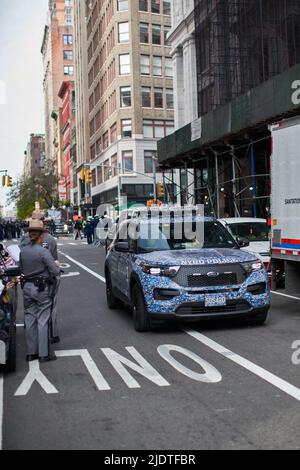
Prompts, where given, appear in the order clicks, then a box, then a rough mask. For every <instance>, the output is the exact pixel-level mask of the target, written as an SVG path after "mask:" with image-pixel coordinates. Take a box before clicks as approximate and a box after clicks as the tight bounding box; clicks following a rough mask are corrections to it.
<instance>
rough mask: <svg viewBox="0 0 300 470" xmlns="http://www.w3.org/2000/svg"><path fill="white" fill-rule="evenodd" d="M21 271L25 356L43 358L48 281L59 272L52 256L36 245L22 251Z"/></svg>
mask: <svg viewBox="0 0 300 470" xmlns="http://www.w3.org/2000/svg"><path fill="white" fill-rule="evenodd" d="M20 267H21V269H22V272H23V274H24V276H25V280H24V286H23V295H24V311H25V326H26V341H27V354H28V355H30V356H35V355H38V356H39V357H40V358H45V357H48V356H49V355H50V351H49V320H50V317H51V306H52V296H51V285H50V280H51V276H58V275H59V272H60V268H59V267H58V266H57V265H56V264H55V261H54V259H53V257H52V255H51V253H50V252H49V251H48V250H45V248H43V247H42V246H41V245H39V244H37V243H34V244H33V243H30V244H29V245H27V246H25V247H24V248H23V249H22V250H21V255H20ZM38 284H39V285H38Z"/></svg>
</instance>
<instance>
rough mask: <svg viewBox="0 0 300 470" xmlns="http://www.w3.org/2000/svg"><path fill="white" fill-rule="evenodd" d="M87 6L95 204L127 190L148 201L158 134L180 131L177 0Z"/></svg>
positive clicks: (93, 1)
mask: <svg viewBox="0 0 300 470" xmlns="http://www.w3.org/2000/svg"><path fill="white" fill-rule="evenodd" d="M85 7H86V13H85V15H86V22H87V63H88V70H87V74H88V75H87V76H88V106H89V144H90V154H91V168H93V171H92V184H91V199H90V202H91V204H92V208H93V209H94V210H95V209H96V208H97V207H98V206H99V205H100V204H106V203H107V204H112V205H118V203H121V202H122V201H121V199H122V197H123V196H127V198H128V201H129V202H130V203H134V202H137V203H139V202H143V203H144V202H146V201H147V200H148V199H151V198H153V197H154V196H155V193H156V185H155V183H156V181H157V182H160V181H162V175H161V171H160V169H158V174H157V180H156V177H155V173H156V172H155V171H154V167H155V166H156V165H157V159H156V156H157V141H158V140H159V139H160V138H162V137H164V136H167V135H169V134H170V133H172V132H173V130H174V100H173V70H172V58H171V56H170V47H169V45H168V43H167V35H168V33H169V31H170V29H171V17H170V15H171V0H151V1H150V0H139V1H138V0H137V1H129V0H86V2H85ZM81 189H87V190H88V188H87V185H85V188H83V187H82V188H81ZM165 189H166V190H168V191H170V192H172V191H173V186H172V184H169V185H167V187H166V188H165ZM120 195H121V197H120ZM82 196H83V195H82V194H80V200H81V202H83V198H82Z"/></svg>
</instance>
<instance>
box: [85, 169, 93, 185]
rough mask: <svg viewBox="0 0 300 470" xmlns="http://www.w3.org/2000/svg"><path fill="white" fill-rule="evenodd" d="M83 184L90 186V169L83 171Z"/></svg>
mask: <svg viewBox="0 0 300 470" xmlns="http://www.w3.org/2000/svg"><path fill="white" fill-rule="evenodd" d="M85 182H86V184H90V183H91V182H92V172H91V170H90V169H88V170H85Z"/></svg>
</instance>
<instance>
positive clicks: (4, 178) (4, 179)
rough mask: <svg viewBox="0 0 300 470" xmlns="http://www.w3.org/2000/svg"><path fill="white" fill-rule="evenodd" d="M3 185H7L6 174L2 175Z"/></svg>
mask: <svg viewBox="0 0 300 470" xmlns="http://www.w3.org/2000/svg"><path fill="white" fill-rule="evenodd" d="M2 186H3V187H4V186H6V176H5V175H3V176H2Z"/></svg>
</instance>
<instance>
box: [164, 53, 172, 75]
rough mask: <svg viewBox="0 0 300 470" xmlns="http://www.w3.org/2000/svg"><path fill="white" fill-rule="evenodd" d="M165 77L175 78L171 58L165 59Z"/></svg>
mask: <svg viewBox="0 0 300 470" xmlns="http://www.w3.org/2000/svg"><path fill="white" fill-rule="evenodd" d="M165 76H166V77H170V78H173V62H172V59H171V58H170V57H166V58H165Z"/></svg>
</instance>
